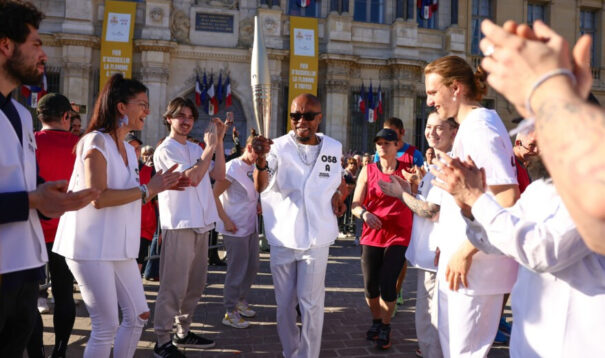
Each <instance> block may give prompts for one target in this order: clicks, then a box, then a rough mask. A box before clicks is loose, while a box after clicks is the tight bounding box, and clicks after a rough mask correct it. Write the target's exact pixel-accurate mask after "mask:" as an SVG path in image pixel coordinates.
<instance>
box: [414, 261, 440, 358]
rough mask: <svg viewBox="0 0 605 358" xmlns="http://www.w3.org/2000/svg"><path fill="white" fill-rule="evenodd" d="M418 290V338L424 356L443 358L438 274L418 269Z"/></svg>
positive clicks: (416, 315)
mask: <svg viewBox="0 0 605 358" xmlns="http://www.w3.org/2000/svg"><path fill="white" fill-rule="evenodd" d="M417 275H418V286H417V289H416V314H415V321H416V337H418V346H420V351H421V352H422V356H423V357H425V358H442V357H443V353H442V352H441V344H440V343H439V331H438V330H437V308H438V306H439V301H438V300H437V295H438V291H439V290H438V289H437V273H435V272H431V271H427V270H423V269H418V274H417Z"/></svg>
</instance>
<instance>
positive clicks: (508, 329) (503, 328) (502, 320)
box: [498, 317, 513, 335]
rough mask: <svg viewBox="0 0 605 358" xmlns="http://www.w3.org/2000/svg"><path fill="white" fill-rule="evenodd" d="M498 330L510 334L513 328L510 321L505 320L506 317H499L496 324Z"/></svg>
mask: <svg viewBox="0 0 605 358" xmlns="http://www.w3.org/2000/svg"><path fill="white" fill-rule="evenodd" d="M498 330H499V331H502V332H504V333H506V334H508V335H510V334H511V332H512V330H513V328H512V326H511V325H510V323H508V322H506V318H505V317H502V318H500V324H499V325H498Z"/></svg>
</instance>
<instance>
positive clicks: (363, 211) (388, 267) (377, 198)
mask: <svg viewBox="0 0 605 358" xmlns="http://www.w3.org/2000/svg"><path fill="white" fill-rule="evenodd" d="M374 143H375V144H376V152H377V154H378V157H379V161H378V162H375V163H370V164H368V165H366V166H365V167H363V168H362V169H361V172H360V173H359V177H358V178H357V186H356V187H355V194H354V195H353V203H352V208H353V209H352V212H353V215H355V216H357V217H358V218H360V219H362V220H363V222H364V223H363V232H362V234H361V241H360V244H361V247H362V250H361V268H362V273H363V280H364V289H365V297H366V301H367V303H368V306H369V308H370V312H371V314H372V325H371V327H370V329H369V330H368V331H367V339H368V340H375V341H376V346H377V347H378V348H379V349H388V348H389V347H390V346H391V340H390V336H391V327H390V323H391V316H392V314H393V311H394V310H395V304H396V299H397V288H396V285H397V277H398V276H399V273H400V272H401V270H402V268H403V264H404V262H405V251H406V249H407V246H408V244H409V243H410V235H411V232H412V212H411V211H410V209H409V208H408V207H407V206H406V205H405V204H404V203H402V202H401V201H400V200H399V199H397V198H393V197H391V196H388V195H385V194H384V193H383V192H382V190H381V189H380V187H379V185H378V182H379V181H380V180H383V181H391V178H390V176H397V177H400V178H402V179H403V178H404V176H403V174H402V169H403V164H402V162H401V161H399V160H397V148H399V146H400V144H401V143H400V139H399V136H398V135H397V132H395V131H394V130H392V129H388V128H383V129H381V130H380V131H379V132H378V133H377V134H376V137H375V138H374Z"/></svg>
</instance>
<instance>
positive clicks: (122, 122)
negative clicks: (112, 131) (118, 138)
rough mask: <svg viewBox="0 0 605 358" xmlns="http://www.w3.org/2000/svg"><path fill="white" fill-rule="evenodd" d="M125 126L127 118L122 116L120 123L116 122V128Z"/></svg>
mask: <svg viewBox="0 0 605 358" xmlns="http://www.w3.org/2000/svg"><path fill="white" fill-rule="evenodd" d="M127 124H128V116H127V115H124V116H123V117H122V118H120V121H118V127H123V126H125V125H127Z"/></svg>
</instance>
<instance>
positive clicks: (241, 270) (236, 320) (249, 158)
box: [213, 130, 259, 328]
mask: <svg viewBox="0 0 605 358" xmlns="http://www.w3.org/2000/svg"><path fill="white" fill-rule="evenodd" d="M254 137H256V132H254V130H252V133H251V135H250V136H249V137H248V140H247V141H246V149H245V150H244V153H243V154H242V155H241V156H240V157H239V158H236V159H233V160H231V161H230V162H228V163H227V167H226V173H225V176H226V179H225V180H221V181H218V182H216V184H214V189H213V191H214V196H215V198H216V208H217V210H218V214H219V217H220V218H221V220H220V221H218V222H217V223H216V230H217V231H218V232H220V233H221V234H223V242H224V243H225V249H226V250H227V274H226V275H225V289H224V293H223V297H224V299H223V300H224V304H225V309H226V313H225V317H224V318H223V324H224V325H227V326H231V327H234V328H246V327H248V326H249V325H250V322H248V321H246V320H244V319H243V318H242V316H244V317H254V316H255V315H256V312H254V311H253V310H251V309H250V308H249V307H248V303H247V302H246V295H247V294H248V291H250V286H252V282H253V281H254V278H255V277H256V273H257V272H258V207H259V203H258V192H257V191H256V189H254V180H253V178H252V174H253V173H254V163H255V162H256V158H257V155H256V153H255V152H254V150H253V149H252V140H253V139H254Z"/></svg>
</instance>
